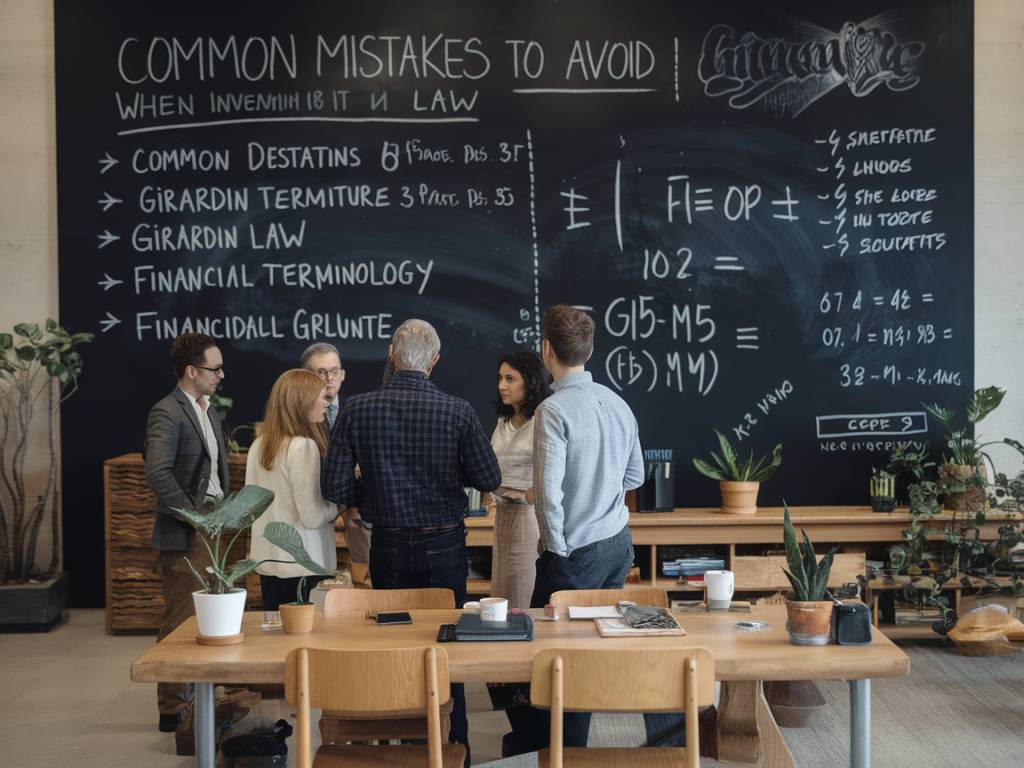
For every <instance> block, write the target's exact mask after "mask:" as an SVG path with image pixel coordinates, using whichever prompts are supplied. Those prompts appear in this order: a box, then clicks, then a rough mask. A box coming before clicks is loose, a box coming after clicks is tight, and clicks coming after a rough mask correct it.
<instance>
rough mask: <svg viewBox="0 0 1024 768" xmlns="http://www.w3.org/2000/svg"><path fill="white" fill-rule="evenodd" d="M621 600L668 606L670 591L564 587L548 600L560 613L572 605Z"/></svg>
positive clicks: (607, 603)
mask: <svg viewBox="0 0 1024 768" xmlns="http://www.w3.org/2000/svg"><path fill="white" fill-rule="evenodd" d="M619 600H632V601H633V602H634V603H636V604H637V605H653V606H654V607H656V608H668V592H667V591H666V590H664V589H661V588H660V587H624V588H622V589H563V590H562V591H561V592H553V593H552V594H551V598H550V600H548V602H549V603H551V605H553V606H555V608H556V609H557V610H558V613H559V615H562V614H564V612H565V611H566V610H567V609H568V608H569V606H570V605H575V606H579V607H583V608H589V607H593V606H595V605H615V604H616V603H617V602H619ZM563 618H564V616H563Z"/></svg>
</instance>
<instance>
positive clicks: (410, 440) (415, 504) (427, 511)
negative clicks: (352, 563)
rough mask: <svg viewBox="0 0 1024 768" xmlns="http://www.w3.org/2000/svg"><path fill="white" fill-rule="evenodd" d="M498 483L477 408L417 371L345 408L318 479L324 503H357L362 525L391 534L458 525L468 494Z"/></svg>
mask: <svg viewBox="0 0 1024 768" xmlns="http://www.w3.org/2000/svg"><path fill="white" fill-rule="evenodd" d="M356 464H359V468H360V471H361V472H362V481H363V498H362V500H361V501H358V500H357V483H356V480H355V477H354V476H353V474H352V472H353V468H354V467H355V465H356ZM500 483H501V471H500V470H499V469H498V460H497V459H496V458H495V456H494V450H493V449H492V448H491V443H490V440H488V439H487V435H486V434H484V430H483V427H481V426H480V420H479V419H478V418H477V415H476V413H475V412H474V411H473V408H472V407H471V406H470V405H469V403H467V402H466V401H465V400H462V399H460V398H457V397H452V396H451V395H446V394H445V393H443V392H441V391H440V390H439V389H438V388H437V387H436V386H434V384H433V383H431V382H430V380H429V379H428V378H427V376H426V374H424V373H420V372H418V371H398V372H397V373H395V375H394V376H393V377H392V378H391V379H390V380H389V381H388V382H387V383H386V384H384V385H383V386H382V387H381V388H380V389H378V390H376V391H374V392H368V393H366V394H363V395H356V396H355V397H352V398H349V399H348V400H347V401H346V402H345V405H344V408H343V409H342V411H341V413H340V414H338V420H337V422H335V425H334V430H333V431H332V432H331V444H330V448H329V450H328V452H327V458H326V459H325V461H324V465H323V472H322V473H321V486H322V489H323V494H324V497H325V498H327V499H330V500H331V501H333V502H334V503H336V504H339V505H342V506H354V505H356V504H357V503H358V504H360V512H361V514H362V516H363V518H364V519H366V520H367V521H368V522H372V523H373V524H374V525H379V526H382V527H386V528H433V527H436V526H443V525H451V524H453V523H458V522H461V521H462V518H463V517H465V515H466V507H467V502H468V499H467V498H466V493H465V491H464V490H463V488H464V487H473V488H476V489H478V490H480V491H493V490H494V489H495V488H497V487H498V485H499V484H500Z"/></svg>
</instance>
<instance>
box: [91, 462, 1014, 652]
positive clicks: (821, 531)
mask: <svg viewBox="0 0 1024 768" xmlns="http://www.w3.org/2000/svg"><path fill="white" fill-rule="evenodd" d="M230 466H231V490H237V489H238V488H240V487H241V486H242V484H243V483H244V481H245V456H244V455H232V456H231V457H230ZM103 480H104V498H105V503H104V516H105V530H106V560H107V568H106V571H107V631H108V632H120V631H154V632H155V631H156V629H157V628H158V626H159V623H160V614H161V612H162V610H163V594H162V589H161V587H162V585H161V580H160V577H159V576H158V575H157V573H156V570H155V559H154V553H153V550H152V549H151V548H150V546H149V536H150V532H151V530H152V525H153V513H152V512H151V511H150V510H152V508H153V506H154V500H153V495H152V493H151V492H150V490H149V488H148V486H147V485H146V479H145V471H144V466H143V462H142V455H141V454H138V453H133V454H126V455H124V456H119V457H117V458H115V459H110V460H108V461H106V462H105V463H104V467H103ZM790 514H791V517H792V520H793V525H794V526H795V527H796V528H797V529H800V528H804V529H806V530H807V532H808V534H809V535H810V536H811V538H812V539H813V541H814V542H815V544H818V545H822V546H824V545H826V544H842V545H844V550H845V551H846V553H847V554H848V557H847V558H846V559H844V560H842V561H841V562H840V563H837V564H836V570H837V578H836V580H834V581H850V580H852V579H853V577H854V576H855V575H856V573H855V572H861V573H862V572H863V568H864V566H863V561H864V553H865V551H866V549H867V547H868V545H870V544H878V543H897V542H899V541H901V539H902V531H903V530H904V529H905V528H906V527H907V525H908V524H909V523H910V514H909V512H908V511H907V510H906V509H897V510H895V511H893V512H873V511H872V510H871V508H870V507H867V506H863V507H860V506H849V507H790ZM782 517H783V509H782V507H763V508H761V509H759V510H758V512H757V514H755V515H725V514H722V513H721V512H720V511H719V510H718V509H716V508H708V507H704V508H686V509H676V510H673V511H671V512H633V513H631V514H630V516H629V527H630V530H631V531H632V534H633V543H634V544H635V545H636V546H637V547H638V553H637V559H638V561H639V560H640V558H641V557H643V558H645V559H646V566H647V568H646V570H647V578H646V579H645V581H644V583H645V584H651V585H654V586H658V587H663V588H665V589H668V590H671V591H674V592H675V591H678V592H687V591H693V588H691V587H688V586H687V585H685V584H680V583H679V582H678V581H677V580H676V579H674V578H666V577H661V576H659V575H658V572H659V568H658V565H659V557H658V548H659V547H666V546H692V545H698V546H705V547H718V548H721V550H722V551H723V554H724V555H725V558H726V567H727V568H733V569H734V570H737V583H736V590H737V591H738V592H742V591H758V590H760V591H772V590H776V589H780V588H784V587H785V584H784V583H783V582H780V581H779V580H778V579H777V578H776V577H777V576H778V574H777V573H775V571H777V569H775V568H771V569H770V568H767V567H758V565H759V564H758V563H756V562H750V561H754V560H756V559H757V557H758V556H757V555H752V554H751V553H750V552H744V551H743V550H749V549H751V547H750V546H747V545H760V546H762V547H771V548H776V547H781V545H782ZM1002 517H1004V516H999V515H996V514H990V515H989V520H988V522H987V523H986V525H985V526H984V528H983V529H982V536H983V537H985V538H994V537H996V536H998V532H997V528H998V526H999V523H1000V520H1001V519H1002ZM950 518H951V513H948V512H947V513H943V514H942V515H940V516H939V517H937V518H936V519H935V524H936V528H941V524H942V522H944V521H947V520H949V519H950ZM339 522H340V518H339ZM466 528H467V529H468V536H467V544H468V546H469V547H471V548H473V547H476V548H489V547H491V545H492V542H493V540H494V537H493V534H494V518H493V517H491V516H488V517H469V518H467V519H466ZM335 536H336V542H337V547H338V549H339V558H338V561H339V563H342V562H345V561H346V560H347V553H346V552H345V551H344V550H345V534H344V531H343V530H342V529H340V528H336V530H335ZM933 538H935V539H936V540H941V539H942V534H941V531H940V532H939V533H938V534H937V535H935V536H934V537H933ZM239 546H243V547H244V546H247V542H246V543H245V544H241V545H239ZM648 548H649V549H648ZM738 548H739V550H740V551H737V550H738ZM645 549H646V551H645ZM741 574H748V575H746V576H741ZM765 574H767V575H765ZM744 579H747V580H748V581H744ZM246 586H247V588H249V606H250V608H253V609H258V608H259V580H258V579H251V580H250V581H249V582H248V583H247V585H246ZM468 591H469V592H470V593H471V594H473V595H486V594H488V592H489V591H490V580H489V579H472V578H471V579H470V580H469V583H468ZM882 629H883V631H885V630H887V628H886V627H883V628H882Z"/></svg>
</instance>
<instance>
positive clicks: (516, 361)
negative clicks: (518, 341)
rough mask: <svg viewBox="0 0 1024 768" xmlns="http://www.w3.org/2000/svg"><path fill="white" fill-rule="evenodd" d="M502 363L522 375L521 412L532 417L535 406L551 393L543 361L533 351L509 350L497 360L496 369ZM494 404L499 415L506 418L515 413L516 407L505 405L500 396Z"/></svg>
mask: <svg viewBox="0 0 1024 768" xmlns="http://www.w3.org/2000/svg"><path fill="white" fill-rule="evenodd" d="M504 363H508V364H509V365H510V366H512V367H513V368H515V370H516V371H517V372H518V373H519V375H520V376H522V377H523V382H524V384H525V385H526V400H524V401H523V413H524V414H526V418H528V419H532V418H533V413H534V411H536V410H537V406H538V405H540V404H541V401H543V400H544V398H546V397H548V396H549V395H550V394H551V376H550V375H549V374H548V372H547V371H546V370H545V369H544V363H542V362H541V361H540V358H539V357H537V355H536V354H535V353H533V352H509V353H508V354H507V355H505V356H504V357H502V358H501V360H499V361H498V370H501V366H502V364H504ZM495 405H497V410H498V415H499V416H501V417H503V418H506V419H508V418H511V417H512V416H514V415H515V412H516V409H515V408H513V407H512V406H511V405H505V404H504V403H503V402H501V398H498V400H497V401H496V402H495Z"/></svg>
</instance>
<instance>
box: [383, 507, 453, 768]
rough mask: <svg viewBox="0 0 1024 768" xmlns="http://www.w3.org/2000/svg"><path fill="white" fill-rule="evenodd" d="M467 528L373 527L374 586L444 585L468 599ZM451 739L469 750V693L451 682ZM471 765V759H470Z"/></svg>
mask: <svg viewBox="0 0 1024 768" xmlns="http://www.w3.org/2000/svg"><path fill="white" fill-rule="evenodd" d="M468 573H469V561H468V560H467V559H466V528H465V526H463V525H459V526H457V527H455V528H452V529H450V530H445V531H417V530H415V529H408V530H404V529H393V528H392V529H389V528H380V527H378V526H374V529H373V537H372V538H371V539H370V579H371V581H373V588H374V589H415V588H417V587H443V588H446V589H450V590H452V591H453V592H454V593H455V605H456V606H457V607H459V608H461V607H462V604H463V603H465V602H466V576H467V575H468ZM448 740H449V741H457V742H459V743H461V744H465V745H466V750H467V755H468V750H469V723H468V721H467V720H466V694H465V690H464V689H463V687H462V683H453V684H452V714H451V730H450V731H449V734H448ZM467 765H468V762H467Z"/></svg>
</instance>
